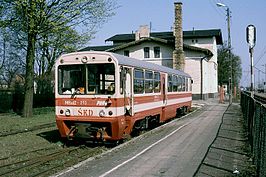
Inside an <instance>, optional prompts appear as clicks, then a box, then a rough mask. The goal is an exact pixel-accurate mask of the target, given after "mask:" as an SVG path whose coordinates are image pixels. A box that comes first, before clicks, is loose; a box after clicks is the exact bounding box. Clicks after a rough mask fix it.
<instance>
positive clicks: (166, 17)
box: [90, 0, 266, 86]
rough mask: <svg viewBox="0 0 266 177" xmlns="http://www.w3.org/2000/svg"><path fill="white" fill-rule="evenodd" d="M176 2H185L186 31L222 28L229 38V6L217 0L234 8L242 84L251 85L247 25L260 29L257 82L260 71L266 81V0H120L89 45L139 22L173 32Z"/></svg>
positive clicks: (234, 45) (233, 31)
mask: <svg viewBox="0 0 266 177" xmlns="http://www.w3.org/2000/svg"><path fill="white" fill-rule="evenodd" d="M174 2H182V3H183V30H192V29H193V28H194V29H195V30H199V29H221V30H222V35H223V40H224V41H225V40H227V22H226V9H225V8H221V7H217V6H216V3H218V2H221V3H223V4H226V5H227V6H228V7H229V9H230V11H231V16H232V18H231V40H232V48H233V53H234V54H236V55H238V56H240V58H241V61H242V69H243V76H242V80H241V84H242V85H244V86H248V85H250V73H249V72H250V59H249V53H248V44H247V42H246V27H247V26H248V25H249V24H253V25H254V26H255V27H256V29H257V40H256V46H255V48H254V64H255V67H256V68H255V70H254V71H255V83H256V84H257V82H258V77H259V72H258V70H261V72H260V79H261V81H262V80H263V81H264V80H265V74H264V73H262V72H265V67H264V66H262V65H264V64H266V42H265V41H266V22H265V18H266V1H265V0H179V1H175V0H117V3H118V5H119V6H120V7H119V8H117V9H116V10H115V13H116V15H115V16H113V17H111V18H110V19H109V21H108V22H107V23H106V24H104V25H103V26H102V27H101V28H100V29H99V30H98V32H97V33H96V35H95V39H93V40H92V41H91V42H90V45H104V44H105V42H104V41H105V39H107V38H109V37H111V36H113V35H115V34H121V33H131V32H132V31H133V32H135V31H136V30H137V29H138V28H139V26H140V25H149V24H150V23H151V24H152V32H160V31H170V30H171V27H172V26H173V22H174Z"/></svg>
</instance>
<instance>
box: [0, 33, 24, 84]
mask: <svg viewBox="0 0 266 177" xmlns="http://www.w3.org/2000/svg"><path fill="white" fill-rule="evenodd" d="M0 42H1V44H2V45H1V46H0V58H1V65H0V71H1V72H0V80H1V82H2V83H0V84H1V85H6V86H7V87H8V88H11V87H12V82H13V84H14V80H15V77H16V76H17V75H21V74H23V66H24V62H23V60H22V55H23V54H22V53H21V52H20V47H19V45H17V41H16V38H15V37H14V35H12V34H9V33H7V29H2V30H0ZM13 86H14V85H13ZM13 89H14V88H13Z"/></svg>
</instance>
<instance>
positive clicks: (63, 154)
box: [0, 114, 184, 177]
mask: <svg viewBox="0 0 266 177" xmlns="http://www.w3.org/2000/svg"><path fill="white" fill-rule="evenodd" d="M183 115H184V114H182V115H180V117H181V116H183ZM180 117H175V118H173V119H177V118H180ZM173 119H170V120H168V121H166V122H164V123H167V122H170V121H172V120H173ZM164 123H163V124H164ZM163 124H160V125H158V126H161V125H163ZM54 125H55V124H54V123H51V124H44V125H41V126H35V127H33V128H31V129H29V130H27V131H23V132H28V131H34V130H39V129H42V128H47V127H51V126H54ZM156 127H157V126H156ZM153 128H155V127H153ZM153 128H151V129H147V130H143V131H140V132H138V133H137V134H135V136H138V135H141V134H143V133H145V132H148V131H150V130H152V129H153ZM23 132H19V131H17V132H16V133H15V132H13V133H12V134H11V133H10V134H9V135H15V134H17V133H23ZM2 136H3V135H2ZM5 136H8V135H5ZM135 136H134V137H135ZM125 141H128V140H127V139H126V140H125ZM113 145H115V144H111V146H110V147H113ZM110 147H108V144H105V146H96V147H94V148H90V147H87V146H86V145H84V144H81V145H79V146H78V147H73V146H70V147H66V148H64V149H61V150H58V149H56V147H47V148H40V149H37V150H32V151H28V152H23V153H19V154H15V155H12V156H9V157H3V158H1V159H0V164H1V165H0V177H2V176H10V177H13V176H18V175H19V176H21V174H23V175H22V176H28V177H35V176H47V175H50V174H51V172H52V173H53V172H54V173H56V171H58V170H62V166H64V167H65V168H66V167H69V166H72V165H74V164H76V163H78V162H79V161H82V160H85V159H87V158H89V157H91V156H94V155H96V154H99V152H103V151H104V150H106V148H110ZM82 149H83V151H82ZM84 149H85V150H84ZM46 151H48V152H49V153H47V154H44V153H45V152H46ZM40 154H44V155H40ZM29 156H31V157H29ZM68 158H69V159H68ZM10 159H11V160H10ZM12 159H15V160H12ZM17 159H20V160H17ZM56 161H61V162H60V163H58V162H57V163H56ZM62 161H63V162H62Z"/></svg>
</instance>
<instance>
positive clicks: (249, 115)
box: [241, 92, 266, 177]
mask: <svg viewBox="0 0 266 177" xmlns="http://www.w3.org/2000/svg"><path fill="white" fill-rule="evenodd" d="M241 108H242V112H243V116H244V120H245V124H246V126H247V131H248V135H249V143H250V146H251V152H252V157H253V163H254V165H255V166H256V169H257V175H258V176H259V177H266V104H263V103H261V102H259V101H257V100H255V99H254V98H251V96H250V93H249V92H241Z"/></svg>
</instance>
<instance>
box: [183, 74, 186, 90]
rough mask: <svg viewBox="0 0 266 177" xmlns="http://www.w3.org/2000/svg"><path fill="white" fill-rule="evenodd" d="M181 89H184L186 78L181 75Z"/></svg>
mask: <svg viewBox="0 0 266 177" xmlns="http://www.w3.org/2000/svg"><path fill="white" fill-rule="evenodd" d="M182 91H186V78H185V77H182Z"/></svg>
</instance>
